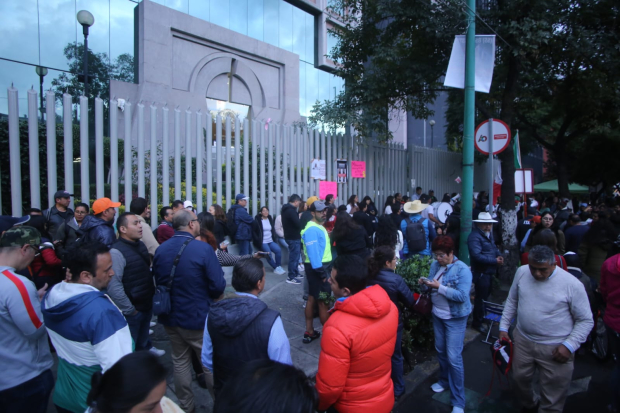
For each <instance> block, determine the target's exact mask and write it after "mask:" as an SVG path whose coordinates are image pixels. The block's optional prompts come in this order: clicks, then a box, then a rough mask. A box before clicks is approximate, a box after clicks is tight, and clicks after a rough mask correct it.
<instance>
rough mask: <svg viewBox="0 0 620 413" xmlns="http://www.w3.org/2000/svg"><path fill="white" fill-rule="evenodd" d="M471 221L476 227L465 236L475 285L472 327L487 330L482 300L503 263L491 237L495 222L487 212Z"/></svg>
mask: <svg viewBox="0 0 620 413" xmlns="http://www.w3.org/2000/svg"><path fill="white" fill-rule="evenodd" d="M473 222H475V223H476V227H475V228H473V229H472V231H471V234H469V237H468V238H467V247H468V248H469V258H470V262H471V272H472V276H473V278H472V281H473V283H474V285H475V286H476V298H475V300H474V320H473V322H472V323H471V326H472V328H475V329H478V330H480V331H481V332H482V333H486V332H487V328H486V326H483V325H482V321H483V317H484V304H483V302H482V301H483V300H485V301H486V300H488V298H489V295H490V294H491V284H492V282H491V279H492V277H493V276H494V275H495V272H496V271H497V266H498V265H502V264H504V257H502V256H501V255H500V253H499V250H498V249H497V247H496V246H495V240H494V239H493V224H495V223H497V221H495V220H494V219H493V217H492V216H491V214H489V213H488V212H481V213H480V214H478V219H475V220H474V221H473Z"/></svg>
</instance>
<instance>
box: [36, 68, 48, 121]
mask: <svg viewBox="0 0 620 413" xmlns="http://www.w3.org/2000/svg"><path fill="white" fill-rule="evenodd" d="M34 70H35V71H36V72H37V75H39V87H40V94H39V102H40V106H41V107H40V108H39V109H40V110H41V122H43V121H44V120H45V110H44V109H43V78H44V77H45V75H47V67H43V66H37V67H35V69H34Z"/></svg>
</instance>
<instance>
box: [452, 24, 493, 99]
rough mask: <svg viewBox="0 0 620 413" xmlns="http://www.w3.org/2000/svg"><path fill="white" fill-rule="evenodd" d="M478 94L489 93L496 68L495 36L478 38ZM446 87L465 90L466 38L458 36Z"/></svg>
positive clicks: (478, 36) (453, 49) (480, 36)
mask: <svg viewBox="0 0 620 413" xmlns="http://www.w3.org/2000/svg"><path fill="white" fill-rule="evenodd" d="M475 50H476V52H475V56H476V85H475V89H476V92H483V93H489V90H491V81H492V80H493V68H494V66H495V35H477V36H476V48H475ZM443 84H444V86H449V87H455V88H458V89H464V88H465V36H456V38H455V39H454V45H453V46H452V53H451V54H450V63H448V71H447V72H446V78H445V80H444V82H443Z"/></svg>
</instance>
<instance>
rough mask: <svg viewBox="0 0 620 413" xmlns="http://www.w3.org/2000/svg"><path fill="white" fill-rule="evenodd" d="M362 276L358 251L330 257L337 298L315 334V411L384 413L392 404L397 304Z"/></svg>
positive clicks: (362, 267)
mask: <svg viewBox="0 0 620 413" xmlns="http://www.w3.org/2000/svg"><path fill="white" fill-rule="evenodd" d="M366 278H367V269H366V263H365V261H364V260H363V259H362V258H360V257H359V256H357V255H342V256H339V257H338V258H336V260H335V261H334V267H333V269H332V273H331V278H330V284H331V287H332V292H333V293H334V296H335V297H336V298H337V300H336V303H335V305H334V308H333V309H332V310H331V315H330V317H329V319H328V320H327V322H326V323H325V326H324V328H323V338H322V339H321V354H320V356H319V370H318V372H317V375H316V389H317V391H318V392H319V399H320V401H319V410H326V409H328V408H330V407H332V406H333V408H335V409H336V410H337V411H338V412H339V413H348V412H351V413H353V412H355V413H388V412H390V411H391V410H392V407H393V406H394V386H393V384H392V378H391V372H392V363H391V359H392V353H394V345H395V343H396V330H397V328H398V309H397V308H396V306H395V305H394V303H392V301H391V300H390V297H389V296H388V295H387V293H386V292H385V290H384V289H383V288H381V286H379V285H374V286H372V287H368V288H366Z"/></svg>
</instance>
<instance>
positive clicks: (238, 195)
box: [235, 194, 250, 202]
mask: <svg viewBox="0 0 620 413" xmlns="http://www.w3.org/2000/svg"><path fill="white" fill-rule="evenodd" d="M242 199H245V200H246V201H249V200H250V197H249V196H245V194H237V196H236V197H235V201H237V202H239V201H241V200H242Z"/></svg>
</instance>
